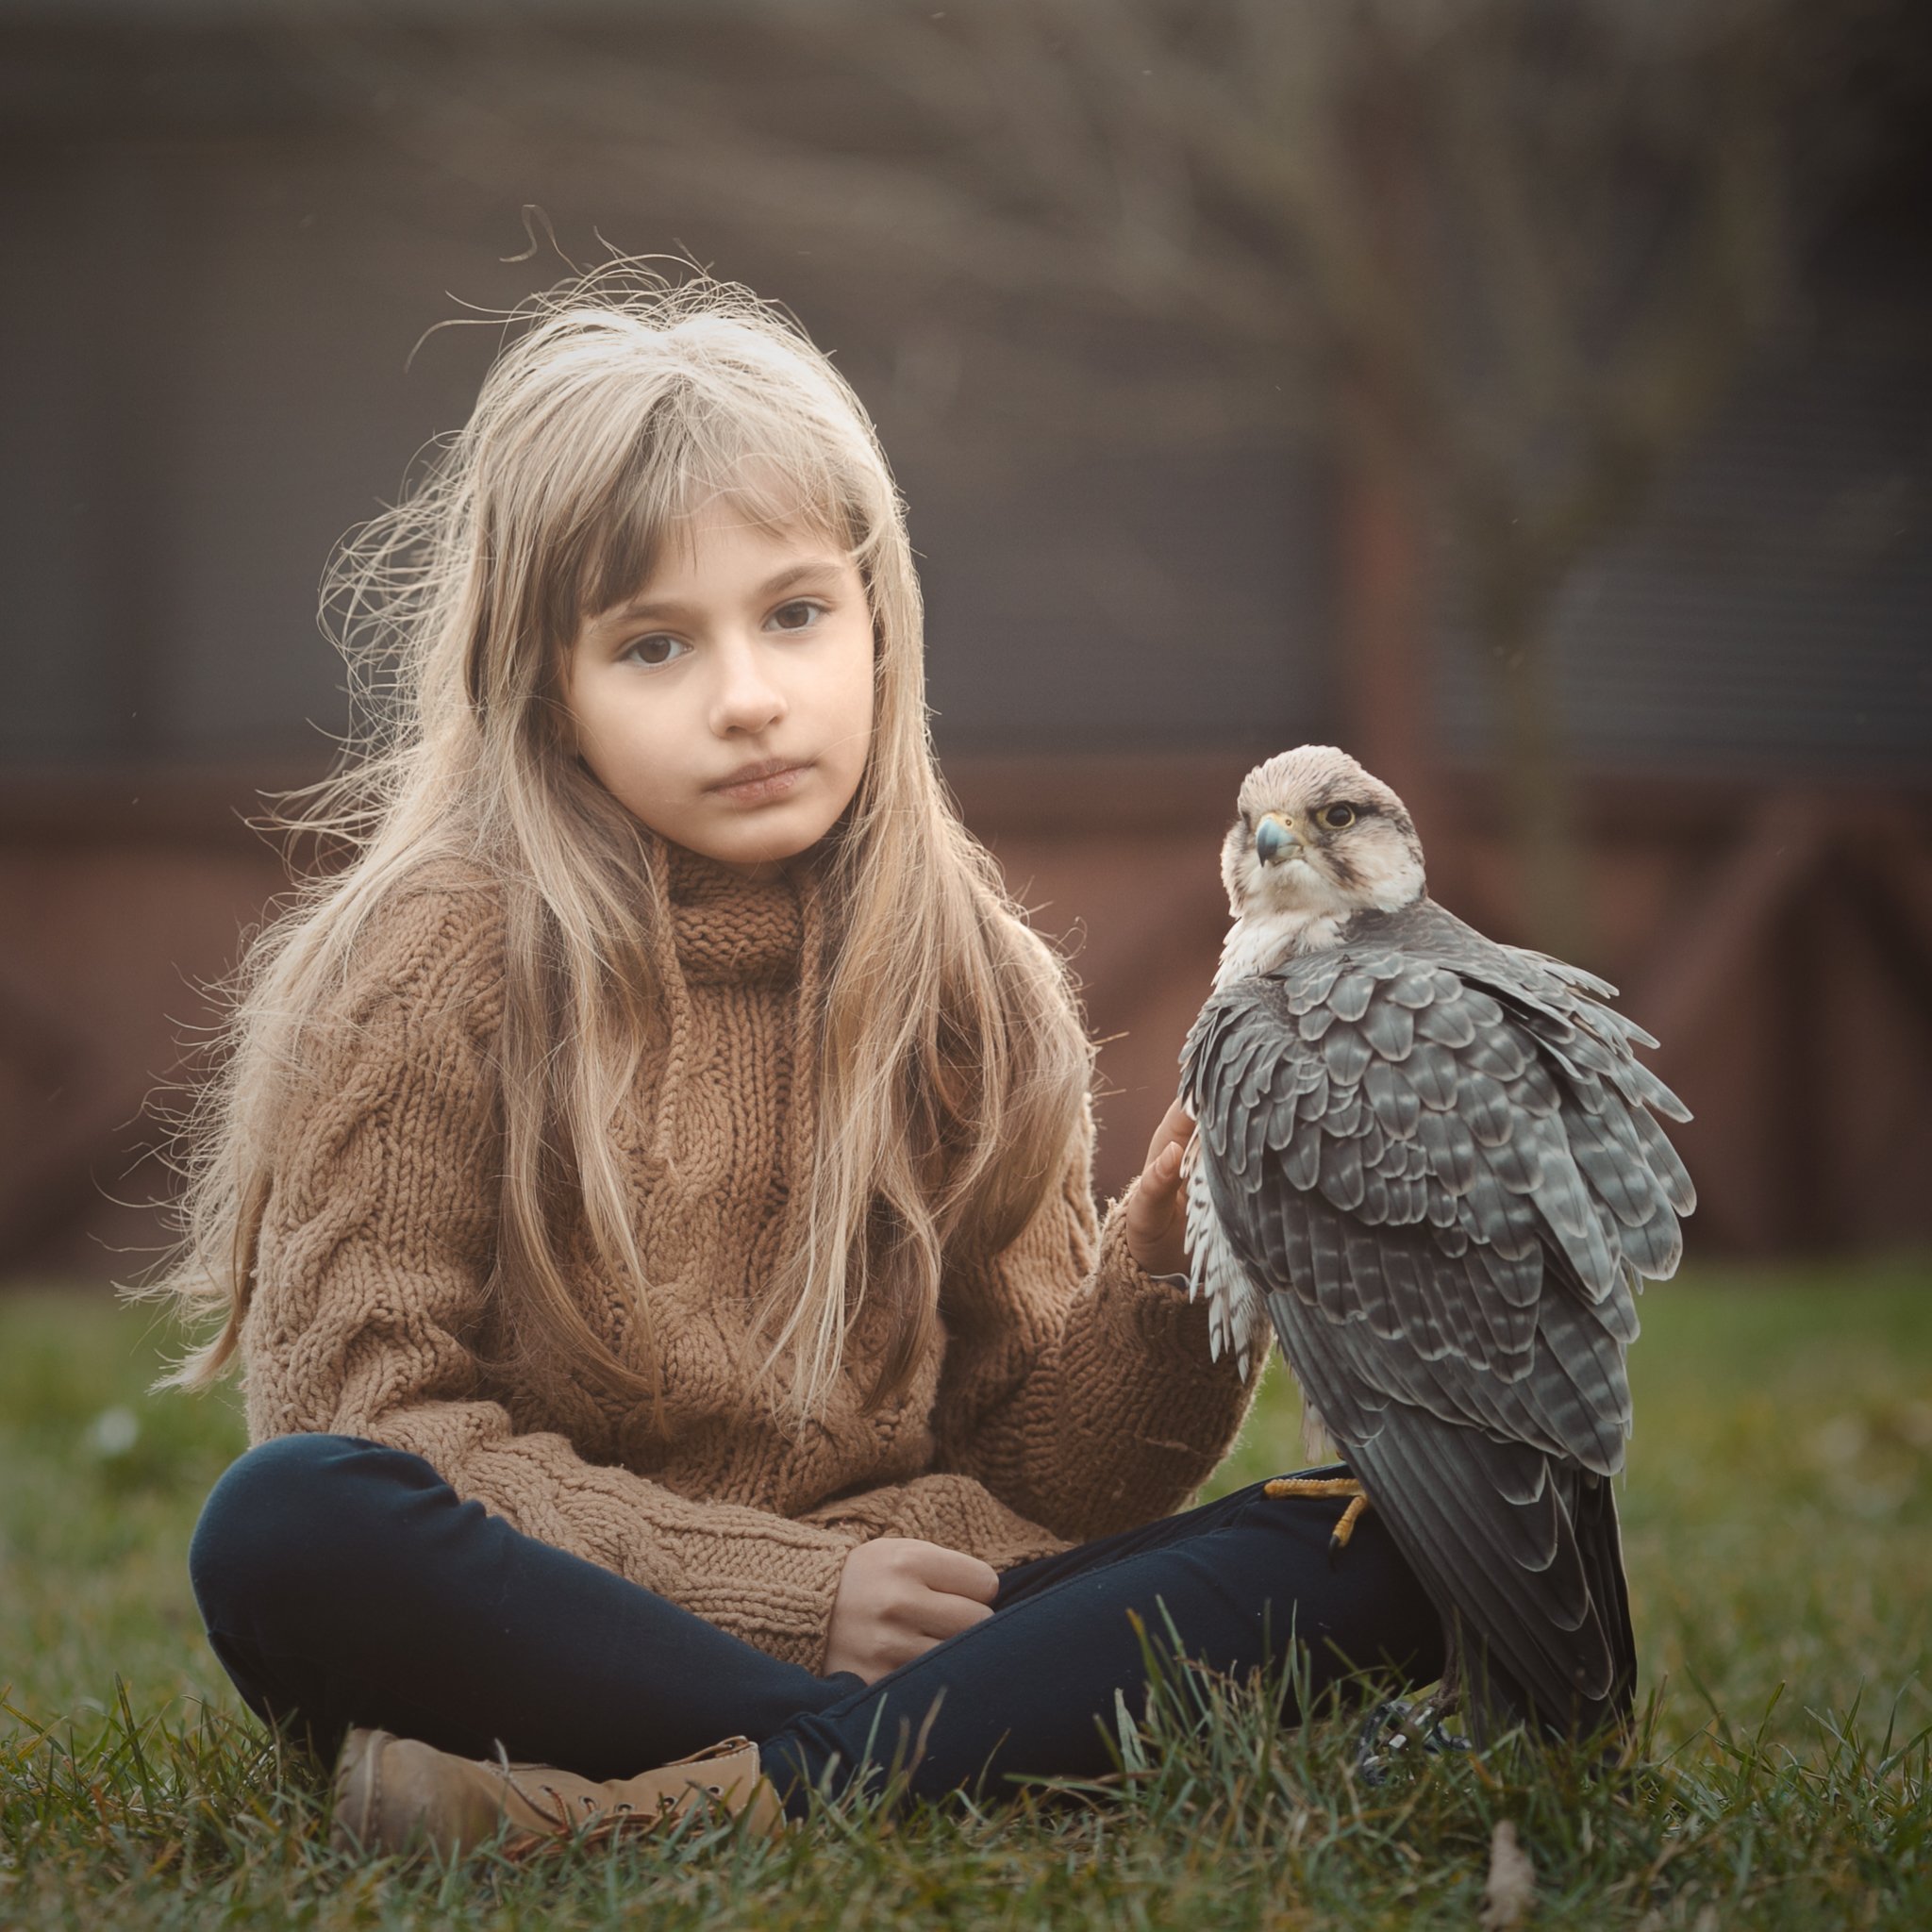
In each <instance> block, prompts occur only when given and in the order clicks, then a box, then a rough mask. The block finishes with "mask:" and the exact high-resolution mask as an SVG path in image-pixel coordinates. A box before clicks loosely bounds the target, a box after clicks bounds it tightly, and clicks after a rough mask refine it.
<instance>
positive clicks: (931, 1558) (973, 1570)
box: [914, 1543, 1000, 1604]
mask: <svg viewBox="0 0 1932 1932" xmlns="http://www.w3.org/2000/svg"><path fill="white" fill-rule="evenodd" d="M914 1574H916V1575H917V1576H918V1578H919V1580H920V1582H921V1583H923V1584H924V1586H925V1587H926V1589H927V1590H930V1591H936V1592H938V1593H940V1594H942V1595H946V1596H959V1597H967V1598H970V1599H971V1600H972V1601H973V1602H974V1603H976V1604H990V1603H991V1602H992V1600H993V1598H994V1597H996V1596H997V1595H998V1594H999V1591H1000V1574H999V1572H998V1571H997V1570H995V1569H994V1568H993V1567H992V1565H991V1563H983V1562H981V1561H980V1559H979V1558H978V1557H969V1556H968V1555H967V1554H966V1553H965V1551H964V1550H949V1549H947V1548H946V1547H945V1545H944V1544H943V1543H925V1544H924V1545H922V1547H921V1548H920V1550H919V1552H918V1559H917V1562H916V1564H915V1566H914Z"/></svg>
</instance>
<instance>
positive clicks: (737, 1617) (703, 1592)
mask: <svg viewBox="0 0 1932 1932" xmlns="http://www.w3.org/2000/svg"><path fill="white" fill-rule="evenodd" d="M863 1541H865V1537H864V1534H863V1532H862V1531H861V1532H858V1533H854V1532H851V1531H848V1530H844V1529H824V1528H818V1527H816V1526H808V1525H807V1524H800V1523H792V1522H787V1523H786V1524H785V1528H784V1533H783V1534H782V1535H781V1536H777V1537H774V1538H772V1539H770V1540H766V1539H760V1538H756V1537H744V1538H741V1539H734V1544H735V1548H734V1549H733V1552H732V1553H733V1555H742V1557H744V1558H745V1561H744V1562H743V1564H742V1566H739V1565H738V1564H735V1563H731V1562H727V1563H725V1564H723V1565H720V1566H718V1567H717V1568H711V1569H708V1570H706V1571H705V1572H704V1573H703V1574H698V1575H695V1576H692V1577H691V1578H690V1579H689V1581H688V1582H687V1584H686V1587H685V1590H684V1591H683V1592H682V1597H683V1602H682V1607H683V1608H685V1609H687V1610H690V1611H691V1613H692V1614H693V1615H695V1616H699V1617H703V1618H704V1619H705V1621H706V1622H707V1623H710V1624H718V1625H719V1626H720V1627H721V1628H722V1629H725V1630H728V1631H730V1632H731V1634H732V1635H733V1636H734V1637H739V1638H742V1639H743V1640H744V1641H745V1642H747V1643H749V1644H752V1645H754V1646H755V1647H756V1648H757V1649H758V1650H762V1651H763V1652H765V1654H766V1655H767V1656H768V1657H776V1658H778V1660H779V1661H780V1662H781V1663H788V1664H799V1665H801V1666H803V1667H804V1668H805V1669H806V1670H808V1671H809V1672H811V1674H813V1675H814V1676H823V1675H824V1669H825V1645H826V1642H827V1641H828V1639H829V1637H830V1635H831V1624H832V1605H833V1604H834V1603H835V1602H836V1601H837V1599H838V1595H839V1582H840V1579H841V1576H842V1575H843V1574H844V1571H845V1558H846V1557H849V1556H850V1555H851V1554H852V1552H853V1550H854V1549H855V1548H857V1547H858V1544H859V1543H861V1542H863ZM760 1543H762V1544H763V1545H764V1546H763V1547H762V1548H761V1547H759V1545H760Z"/></svg>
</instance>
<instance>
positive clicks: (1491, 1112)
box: [1185, 901, 1691, 1708]
mask: <svg viewBox="0 0 1932 1932" xmlns="http://www.w3.org/2000/svg"><path fill="white" fill-rule="evenodd" d="M1594 991H1608V989H1607V988H1604V987H1603V986H1602V983H1601V982H1600V981H1593V980H1591V979H1590V978H1589V977H1588V975H1585V974H1577V973H1575V972H1574V970H1573V969H1569V968H1565V967H1561V966H1559V965H1557V963H1556V962H1553V961H1547V960H1544V959H1542V958H1540V957H1539V956H1537V955H1533V954H1525V953H1519V952H1517V951H1515V950H1514V949H1511V948H1507V947H1501V946H1496V945H1493V944H1492V943H1491V941H1487V940H1484V939H1483V938H1482V936H1481V935H1480V934H1477V933H1475V932H1474V931H1473V930H1472V929H1471V928H1469V927H1468V926H1465V925H1463V924H1462V923H1461V922H1460V921H1458V920H1456V919H1454V918H1453V917H1452V916H1451V915H1449V914H1447V913H1445V912H1442V911H1441V908H1437V907H1435V906H1433V905H1432V904H1430V903H1429V902H1427V901H1424V902H1423V903H1422V904H1421V905H1419V906H1418V907H1415V908H1409V909H1408V910H1407V912H1404V913H1399V914H1394V915H1391V916H1389V917H1387V918H1382V919H1378V920H1374V921H1365V922H1362V923H1361V925H1360V926H1359V927H1358V928H1357V931H1356V932H1355V933H1354V934H1352V935H1351V937H1350V939H1349V941H1348V942H1347V943H1345V944H1343V945H1342V946H1341V947H1340V948H1338V949H1336V950H1334V951H1332V952H1326V953H1322V954H1318V955H1315V956H1312V957H1310V958H1306V959H1300V960H1296V961H1293V962H1291V964H1290V965H1289V966H1287V967H1286V968H1284V969H1282V970H1281V971H1279V972H1277V973H1276V974H1270V975H1267V976H1264V977H1262V978H1258V979H1249V980H1243V981H1241V982H1238V983H1237V984H1236V985H1234V986H1231V987H1229V988H1228V989H1226V990H1225V991H1223V992H1222V993H1220V994H1218V995H1216V996H1215V998H1213V999H1212V1000H1210V1001H1209V1002H1208V1006H1207V1007H1206V1008H1204V1009H1203V1011H1202V1014H1201V1017H1200V1019H1199V1021H1198V1022H1197V1023H1196V1024H1195V1027H1194V1029H1193V1031H1192V1033H1191V1035H1190V1036H1189V1042H1188V1048H1187V1052H1186V1055H1185V1065H1186V1070H1187V1071H1186V1082H1185V1085H1186V1090H1187V1092H1188V1095H1189V1098H1190V1102H1191V1107H1192V1109H1193V1111H1194V1114H1195V1117H1196V1119H1197V1120H1198V1122H1199V1124H1200V1133H1201V1138H1202V1141H1203V1142H1204V1152H1203V1158H1204V1164H1205V1166H1206V1168H1207V1173H1208V1184H1209V1187H1210V1189H1211V1192H1212V1198H1213V1203H1214V1207H1215V1210H1216V1215H1217V1218H1218V1219H1219V1221H1220V1222H1221V1224H1222V1227H1223V1229H1224V1232H1225V1234H1226V1236H1227V1238H1228V1240H1229V1241H1231V1242H1232V1244H1233V1245H1234V1247H1235V1249H1236V1251H1237V1252H1238V1253H1239V1255H1240V1257H1241V1260H1242V1262H1243V1264H1244V1265H1245V1266H1246V1267H1247V1268H1248V1269H1249V1271H1250V1272H1251V1273H1252V1274H1253V1275H1254V1277H1255V1279H1256V1282H1257V1285H1258V1286H1260V1287H1261V1288H1262V1289H1263V1290H1264V1291H1265V1292H1266V1293H1267V1295H1268V1299H1269V1307H1270V1313H1271V1316H1272V1317H1273V1319H1274V1326H1275V1329H1276V1332H1277V1333H1278V1335H1279V1336H1280V1338H1281V1341H1282V1345H1283V1347H1284V1348H1285V1349H1286V1350H1287V1352H1288V1354H1289V1357H1290V1359H1291V1362H1292V1363H1293V1366H1294V1368H1295V1372H1296V1374H1297V1375H1298V1377H1299V1378H1300V1380H1301V1381H1302V1383H1303V1385H1304V1387H1305V1388H1306V1389H1307V1392H1308V1395H1309V1398H1310V1400H1311V1401H1313V1402H1314V1403H1315V1405H1316V1406H1317V1407H1318V1408H1319V1409H1320V1411H1321V1413H1322V1416H1323V1418H1324V1421H1325V1422H1326V1423H1327V1424H1328V1425H1329V1427H1330V1429H1331V1430H1332V1431H1333V1432H1334V1434H1335V1436H1336V1438H1337V1440H1338V1441H1340V1442H1341V1444H1342V1445H1343V1446H1344V1448H1345V1449H1346V1451H1347V1452H1348V1454H1349V1457H1350V1459H1351V1461H1353V1462H1355V1463H1356V1464H1357V1468H1358V1471H1359V1473H1360V1474H1362V1475H1363V1476H1364V1478H1365V1479H1366V1480H1367V1481H1368V1484H1369V1487H1370V1489H1371V1491H1372V1492H1373V1493H1374V1496H1375V1500H1376V1503H1377V1507H1380V1508H1381V1509H1382V1510H1383V1512H1384V1514H1385V1515H1386V1516H1387V1517H1388V1519H1389V1521H1390V1524H1391V1530H1392V1531H1394V1532H1395V1533H1396V1535H1397V1537H1398V1540H1399V1541H1400V1542H1401V1544H1402V1546H1403V1548H1404V1552H1405V1554H1406V1555H1407V1556H1409V1557H1410V1558H1411V1560H1412V1562H1414V1564H1415V1565H1416V1567H1417V1568H1418V1570H1419V1571H1421V1572H1422V1573H1423V1574H1424V1577H1425V1579H1427V1578H1430V1577H1433V1578H1434V1580H1435V1581H1436V1582H1437V1583H1438V1584H1439V1585H1440V1586H1441V1590H1440V1593H1439V1601H1443V1600H1445V1599H1446V1600H1447V1601H1449V1602H1451V1603H1454V1604H1456V1605H1457V1606H1458V1607H1462V1608H1463V1609H1464V1610H1465V1612H1466V1613H1467V1614H1469V1615H1470V1616H1471V1617H1472V1618H1474V1621H1475V1622H1476V1623H1477V1624H1478V1625H1479V1626H1480V1627H1481V1628H1482V1629H1483V1630H1484V1631H1485V1632H1486V1634H1487V1635H1488V1636H1489V1637H1490V1638H1491V1641H1493V1642H1494V1643H1495V1644H1496V1645H1497V1647H1498V1650H1499V1652H1500V1653H1502V1655H1501V1656H1500V1657H1499V1661H1501V1662H1503V1663H1505V1664H1506V1665H1507V1666H1508V1667H1509V1668H1511V1669H1512V1670H1514V1671H1515V1672H1516V1674H1518V1675H1519V1676H1521V1677H1522V1678H1523V1679H1524V1683H1525V1685H1526V1686H1528V1688H1530V1689H1531V1690H1532V1691H1535V1692H1536V1694H1537V1695H1538V1696H1539V1697H1540V1698H1541V1699H1542V1700H1543V1701H1544V1704H1545V1707H1546V1708H1550V1707H1556V1708H1560V1704H1559V1703H1557V1701H1556V1687H1557V1685H1562V1686H1564V1687H1565V1688H1566V1689H1567V1690H1568V1691H1575V1690H1578V1689H1580V1688H1582V1687H1581V1686H1579V1685H1577V1684H1576V1683H1575V1681H1574V1675H1575V1673H1574V1664H1575V1660H1576V1658H1577V1656H1578V1650H1579V1647H1578V1644H1577V1643H1576V1642H1574V1641H1573V1642H1572V1643H1571V1644H1569V1645H1568V1646H1567V1647H1565V1646H1563V1645H1561V1644H1560V1643H1559V1642H1553V1639H1554V1638H1555V1635H1556V1633H1557V1632H1558V1631H1562V1630H1568V1631H1577V1630H1578V1629H1579V1628H1580V1627H1581V1626H1582V1625H1583V1624H1584V1623H1585V1622H1586V1621H1587V1620H1588V1619H1590V1618H1591V1615H1592V1609H1591V1596H1590V1594H1589V1592H1588V1590H1587V1588H1586V1587H1585V1583H1584V1575H1585V1572H1586V1570H1588V1569H1589V1568H1590V1567H1591V1565H1590V1564H1589V1563H1588V1562H1587V1561H1585V1559H1584V1558H1583V1557H1579V1556H1578V1555H1577V1553H1576V1552H1575V1550H1574V1547H1573V1548H1572V1549H1570V1550H1569V1551H1568V1552H1567V1554H1566V1553H1565V1551H1564V1550H1563V1547H1562V1546H1563V1545H1564V1544H1565V1543H1566V1542H1569V1541H1572V1540H1573V1538H1574V1530H1573V1528H1572V1527H1571V1525H1570V1524H1568V1523H1566V1520H1565V1518H1566V1514H1567V1515H1568V1516H1570V1517H1571V1518H1573V1519H1574V1513H1575V1511H1574V1509H1573V1508H1572V1507H1571V1506H1572V1505H1573V1504H1574V1505H1575V1506H1576V1507H1582V1504H1581V1498H1580V1496H1578V1495H1576V1494H1574V1493H1573V1494H1572V1495H1569V1496H1565V1497H1564V1498H1563V1503H1564V1508H1563V1509H1562V1510H1559V1509H1558V1507H1557V1502H1558V1497H1557V1493H1556V1489H1555V1488H1554V1487H1553V1484H1554V1483H1557V1481H1558V1479H1559V1478H1560V1486H1561V1487H1564V1488H1567V1489H1569V1490H1571V1491H1573V1492H1574V1491H1575V1487H1576V1483H1577V1480H1578V1478H1579V1477H1580V1476H1581V1472H1580V1471H1578V1472H1569V1473H1565V1472H1564V1471H1563V1469H1562V1465H1563V1464H1572V1463H1574V1464H1579V1465H1581V1466H1582V1470H1583V1471H1591V1472H1596V1473H1598V1474H1600V1475H1602V1476H1605V1477H1607V1475H1609V1474H1611V1473H1613V1472H1614V1471H1616V1470H1618V1469H1620V1468H1621V1467H1622V1465H1623V1457H1624V1438H1625V1436H1626V1435H1627V1433H1628V1427H1629V1421H1630V1400H1629V1387H1628V1382H1627V1379H1626V1377H1625V1374H1624V1345H1625V1344H1626V1343H1627V1342H1628V1341H1630V1340H1631V1339H1632V1338H1634V1337H1635V1335H1636V1333H1637V1311H1636V1305H1635V1301H1634V1297H1633V1289H1634V1288H1635V1287H1636V1286H1637V1285H1638V1277H1639V1275H1641V1274H1650V1275H1656V1276H1662V1275H1666V1274H1670V1273H1671V1272H1672V1270H1673V1269H1674V1267H1675V1265H1676V1262H1677V1258H1678V1256H1679V1254H1680V1252H1681V1240H1680V1236H1679V1232H1678V1228H1677V1221H1676V1215H1677V1213H1678V1212H1680V1211H1688V1210H1689V1208H1690V1207H1691V1190H1690V1182H1689V1178H1688V1176H1687V1175H1686V1174H1685V1173H1684V1170H1683V1167H1682V1164H1681V1163H1680V1162H1679V1161H1678V1159H1677V1157H1676V1154H1675V1152H1674V1150H1673V1149H1672V1148H1671V1146H1670V1143H1669V1141H1667V1140H1666V1139H1665V1138H1664V1135H1663V1133H1662V1131H1661V1130H1660V1129H1659V1128H1658V1127H1657V1124H1656V1123H1655V1121H1654V1120H1653V1119H1652V1118H1651V1116H1650V1113H1649V1111H1648V1110H1647V1109H1648V1107H1649V1106H1657V1107H1658V1108H1661V1109H1662V1110H1665V1111H1670V1112H1676V1113H1681V1111H1682V1109H1681V1107H1680V1106H1679V1105H1678V1103H1677V1102H1676V1099H1675V1097H1674V1095H1673V1094H1671V1093H1670V1092H1669V1091H1668V1090H1667V1089H1666V1088H1664V1087H1663V1086H1662V1085H1661V1083H1659V1082H1658V1081H1657V1079H1656V1077H1655V1076H1654V1075H1653V1074H1650V1073H1649V1072H1648V1071H1647V1070H1646V1069H1645V1068H1643V1067H1641V1065H1640V1064H1639V1063H1638V1062H1637V1061H1636V1060H1635V1058H1633V1057H1632V1055H1631V1052H1630V1042H1631V1041H1632V1040H1633V1039H1642V1038H1645V1037H1646V1036H1643V1035H1641V1033H1640V1032H1639V1031H1638V1029H1636V1028H1635V1027H1634V1026H1632V1025H1631V1024H1629V1023H1628V1022H1627V1021H1624V1019H1623V1018H1622V1017H1621V1016H1620V1015H1617V1014H1614V1013H1611V1012H1610V1011H1609V1010H1608V1009H1607V1008H1604V1007H1601V1006H1599V1005H1598V1004H1597V1003H1596V1001H1595V1000H1594V999H1592V998H1591V997H1590V996H1589V995H1590V993H1591V992H1594ZM1551 1457H1555V1458H1557V1467H1555V1468H1553V1467H1552V1465H1551V1462H1550V1460H1549V1458H1551ZM1377 1465H1381V1467H1379V1468H1378V1467H1377ZM1605 1496H1606V1499H1607V1490H1606V1491H1605ZM1424 1504H1426V1507H1427V1512H1428V1517H1429V1520H1428V1521H1427V1522H1424V1520H1423V1516H1422V1513H1421V1512H1422V1509H1423V1506H1424ZM1499 1505H1500V1506H1501V1507H1499ZM1559 1557H1563V1560H1558V1558H1559ZM1539 1591H1541V1596H1539ZM1512 1628H1514V1629H1515V1630H1516V1631H1517V1633H1518V1636H1519V1638H1520V1641H1510V1631H1511V1629H1512ZM1598 1635H1599V1639H1600V1641H1598V1642H1596V1643H1594V1644H1592V1643H1589V1642H1586V1643H1584V1644H1583V1645H1582V1649H1583V1650H1584V1651H1590V1650H1592V1649H1594V1650H1595V1651H1597V1653H1598V1656H1599V1658H1600V1660H1601V1662H1602V1669H1601V1670H1599V1669H1597V1668H1595V1667H1594V1666H1592V1667H1591V1669H1590V1670H1589V1671H1588V1672H1587V1674H1588V1675H1590V1676H1591V1677H1592V1678H1594V1677H1597V1676H1599V1675H1604V1674H1607V1673H1608V1672H1609V1669H1610V1653H1611V1652H1613V1651H1616V1650H1619V1649H1620V1648H1621V1647H1622V1646H1621V1645H1620V1644H1619V1643H1617V1642H1615V1641H1612V1639H1611V1638H1610V1636H1609V1634H1608V1633H1598ZM1553 1667H1554V1668H1555V1669H1556V1670H1557V1676H1556V1677H1555V1678H1552V1677H1551V1675H1550V1674H1549V1673H1550V1670H1551V1669H1552V1668H1553Z"/></svg>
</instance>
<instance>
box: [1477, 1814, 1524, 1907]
mask: <svg viewBox="0 0 1932 1932" xmlns="http://www.w3.org/2000/svg"><path fill="white" fill-rule="evenodd" d="M1535 1904H1536V1867H1535V1866H1534V1865H1532V1864H1531V1863H1530V1862H1529V1854H1528V1853H1527V1852H1525V1851H1524V1849H1523V1847H1522V1846H1521V1845H1520V1844H1518V1843H1517V1842H1516V1825H1515V1824H1514V1822H1513V1821H1512V1820H1510V1819H1507V1818H1503V1819H1499V1820H1498V1821H1497V1823H1496V1829H1495V1832H1494V1834H1493V1836H1492V1837H1491V1840H1490V1881H1489V1883H1488V1884H1487V1885H1485V1886H1484V1887H1483V1908H1482V1912H1481V1914H1480V1924H1481V1925H1482V1927H1483V1932H1509V1928H1510V1927H1511V1926H1512V1925H1520V1924H1523V1922H1524V1920H1525V1919H1526V1918H1528V1917H1529V1913H1530V1907H1533V1906H1534V1905H1535Z"/></svg>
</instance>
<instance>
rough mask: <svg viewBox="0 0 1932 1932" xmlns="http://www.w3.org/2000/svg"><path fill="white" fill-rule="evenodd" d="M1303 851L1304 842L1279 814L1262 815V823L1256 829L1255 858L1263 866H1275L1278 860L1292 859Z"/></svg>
mask: <svg viewBox="0 0 1932 1932" xmlns="http://www.w3.org/2000/svg"><path fill="white" fill-rule="evenodd" d="M1301 849H1302V841H1300V840H1299V839H1297V838H1296V837H1295V835H1294V833H1293V832H1292V831H1291V830H1290V828H1289V825H1288V822H1287V821H1286V820H1285V819H1284V818H1282V816H1281V814H1280V813H1279V812H1273V811H1264V812H1263V813H1262V814H1261V823H1260V824H1257V826H1256V827H1255V857H1256V858H1258V859H1259V860H1260V861H1261V863H1262V864H1263V865H1273V864H1274V861H1275V860H1276V859H1277V858H1293V857H1294V855H1295V854H1296V853H1297V852H1299V851H1300V850H1301Z"/></svg>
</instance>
